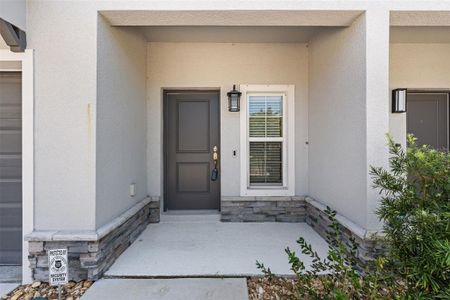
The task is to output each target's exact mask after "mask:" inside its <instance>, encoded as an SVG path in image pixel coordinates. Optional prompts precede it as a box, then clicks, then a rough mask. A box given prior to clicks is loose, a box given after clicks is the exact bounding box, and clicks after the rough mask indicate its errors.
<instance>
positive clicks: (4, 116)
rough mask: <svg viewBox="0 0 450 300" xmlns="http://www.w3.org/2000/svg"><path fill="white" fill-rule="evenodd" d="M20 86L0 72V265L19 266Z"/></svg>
mask: <svg viewBox="0 0 450 300" xmlns="http://www.w3.org/2000/svg"><path fill="white" fill-rule="evenodd" d="M21 104H22V84H21V74H20V73H18V72H0V265H20V264H21V263H22V105H21Z"/></svg>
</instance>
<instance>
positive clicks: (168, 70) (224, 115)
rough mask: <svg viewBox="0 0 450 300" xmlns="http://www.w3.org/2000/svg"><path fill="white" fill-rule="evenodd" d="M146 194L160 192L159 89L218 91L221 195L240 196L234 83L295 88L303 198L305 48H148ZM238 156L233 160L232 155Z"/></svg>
mask: <svg viewBox="0 0 450 300" xmlns="http://www.w3.org/2000/svg"><path fill="white" fill-rule="evenodd" d="M147 70H148V76H147V77H148V81H147V88H148V152H147V158H148V159H147V169H148V170H149V173H148V190H149V193H150V194H151V195H161V193H162V180H163V179H162V178H163V177H162V174H163V160H162V158H163V157H162V98H161V91H162V88H180V87H184V88H198V87H207V88H211V87H213V88H220V91H221V149H220V150H221V152H220V153H221V168H222V170H221V176H222V177H221V179H222V181H221V186H222V195H224V196H238V195H239V193H240V177H239V174H240V159H239V157H240V155H241V153H240V151H239V143H240V140H239V137H240V130H239V116H240V114H239V113H230V112H228V107H227V96H226V93H227V92H228V91H229V90H230V89H231V88H232V85H233V84H244V83H247V84H294V85H295V96H296V99H295V101H296V104H295V109H296V122H295V126H296V131H295V132H296V141H295V142H296V143H295V149H296V162H295V166H293V165H292V166H290V167H295V168H296V193H297V194H299V195H304V194H306V193H307V186H308V182H307V180H308V178H307V163H308V157H307V155H308V153H307V147H306V145H305V142H306V141H307V134H308V132H307V128H308V113H307V112H308V48H307V46H306V45H305V44H295V43H294V44H231V43H228V44H225V43H149V44H148V65H147ZM233 150H237V151H238V156H237V157H235V158H233V157H232V151H233Z"/></svg>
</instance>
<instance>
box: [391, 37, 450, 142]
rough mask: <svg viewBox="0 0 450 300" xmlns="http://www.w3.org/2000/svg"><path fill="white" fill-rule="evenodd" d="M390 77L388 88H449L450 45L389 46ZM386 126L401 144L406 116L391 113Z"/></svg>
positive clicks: (404, 134)
mask: <svg viewBox="0 0 450 300" xmlns="http://www.w3.org/2000/svg"><path fill="white" fill-rule="evenodd" d="M449 30H450V29H449ZM389 77H390V78H389V85H390V88H391V89H395V88H411V89H450V44H448V43H442V44H391V45H390V69H389ZM389 123H390V125H389V126H390V133H391V134H392V136H393V137H394V139H395V140H396V141H397V142H399V143H401V144H403V145H404V144H405V140H406V114H404V113H402V114H392V113H391V114H390V118H389Z"/></svg>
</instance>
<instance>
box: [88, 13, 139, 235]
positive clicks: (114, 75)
mask: <svg viewBox="0 0 450 300" xmlns="http://www.w3.org/2000/svg"><path fill="white" fill-rule="evenodd" d="M97 34H98V48H97V56H98V59H97V84H98V86H97V134H96V157H97V161H96V200H97V201H96V210H95V211H96V218H95V221H96V227H97V228H98V227H100V226H102V225H104V224H105V223H107V222H108V221H109V220H111V219H112V218H114V217H116V216H117V215H119V214H121V213H123V212H124V211H126V210H127V209H128V208H129V207H130V206H132V205H134V204H136V203H137V202H138V201H140V200H142V199H143V198H145V197H146V196H147V168H146V166H145V161H146V159H147V158H146V148H147V139H146V135H147V128H146V109H147V106H146V93H147V91H146V59H147V42H146V41H145V40H144V38H143V36H142V35H141V34H140V33H139V32H137V31H136V30H133V29H131V28H121V27H111V26H109V24H108V23H107V22H106V21H105V20H104V19H103V18H99V24H98V33H97ZM132 183H134V184H135V187H136V190H135V192H136V195H135V196H134V197H131V196H130V194H129V186H130V184H132Z"/></svg>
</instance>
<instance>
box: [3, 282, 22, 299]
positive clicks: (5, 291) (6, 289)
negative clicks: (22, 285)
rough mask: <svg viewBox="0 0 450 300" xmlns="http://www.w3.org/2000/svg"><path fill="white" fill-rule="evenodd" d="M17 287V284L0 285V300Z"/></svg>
mask: <svg viewBox="0 0 450 300" xmlns="http://www.w3.org/2000/svg"><path fill="white" fill-rule="evenodd" d="M18 286H19V283H0V299H1V298H2V297H3V296H6V295H7V294H8V293H9V292H11V291H12V290H14V289H15V288H16V287H18Z"/></svg>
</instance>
